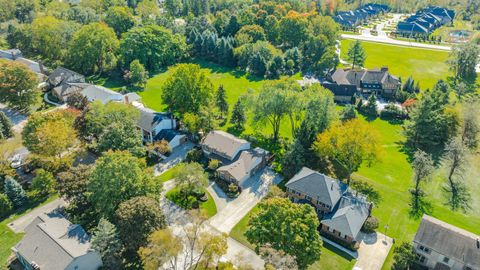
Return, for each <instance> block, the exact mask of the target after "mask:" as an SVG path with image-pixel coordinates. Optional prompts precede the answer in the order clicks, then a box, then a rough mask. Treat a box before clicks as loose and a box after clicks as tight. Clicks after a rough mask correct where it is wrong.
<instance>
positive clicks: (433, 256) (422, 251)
mask: <svg viewBox="0 0 480 270" xmlns="http://www.w3.org/2000/svg"><path fill="white" fill-rule="evenodd" d="M413 247H414V249H415V252H416V253H417V262H418V263H419V264H421V265H422V266H425V267H427V268H428V269H452V270H480V236H479V235H475V234H473V233H471V232H468V231H465V230H463V229H460V228H458V227H455V226H453V225H451V224H448V223H446V222H443V221H441V220H438V219H436V218H433V217H431V216H428V215H423V217H422V222H421V223H420V226H419V227H418V230H417V233H416V234H415V238H414V240H413Z"/></svg>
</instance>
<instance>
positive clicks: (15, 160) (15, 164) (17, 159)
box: [10, 154, 23, 169]
mask: <svg viewBox="0 0 480 270" xmlns="http://www.w3.org/2000/svg"><path fill="white" fill-rule="evenodd" d="M10 162H11V163H10V166H11V167H12V168H14V169H17V168H20V166H22V165H23V158H22V156H21V155H20V154H16V155H14V156H13V157H11V158H10Z"/></svg>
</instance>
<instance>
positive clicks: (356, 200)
mask: <svg viewBox="0 0 480 270" xmlns="http://www.w3.org/2000/svg"><path fill="white" fill-rule="evenodd" d="M369 214H370V204H369V203H368V202H366V201H365V200H364V199H362V198H360V197H355V196H353V195H352V194H351V193H345V194H344V195H343V196H342V198H341V199H340V201H339V203H338V204H337V205H336V206H335V208H334V209H333V211H332V212H331V213H329V214H327V215H325V216H324V219H322V221H321V223H322V224H324V225H327V226H329V227H331V228H333V229H335V230H337V231H340V232H341V233H342V234H345V235H349V236H351V237H352V238H354V239H356V238H357V235H358V233H359V232H360V229H361V228H362V226H363V223H365V220H366V219H367V218H368V216H369Z"/></svg>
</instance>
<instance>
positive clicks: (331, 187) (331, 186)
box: [330, 181, 333, 190]
mask: <svg viewBox="0 0 480 270" xmlns="http://www.w3.org/2000/svg"><path fill="white" fill-rule="evenodd" d="M330 189H331V190H333V181H332V184H331V185H330Z"/></svg>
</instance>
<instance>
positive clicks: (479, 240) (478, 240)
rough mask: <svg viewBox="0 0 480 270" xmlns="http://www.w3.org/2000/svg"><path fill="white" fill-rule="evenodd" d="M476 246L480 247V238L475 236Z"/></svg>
mask: <svg viewBox="0 0 480 270" xmlns="http://www.w3.org/2000/svg"><path fill="white" fill-rule="evenodd" d="M477 248H478V249H480V239H479V238H477Z"/></svg>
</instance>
